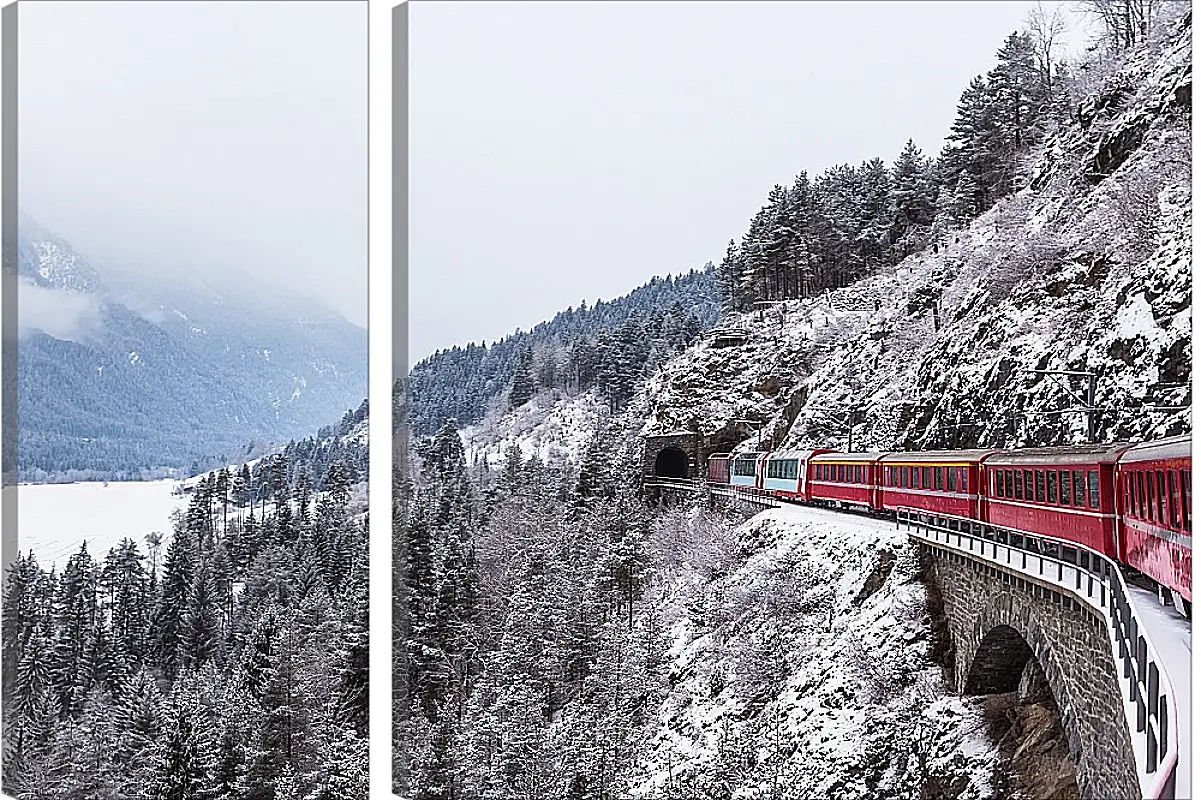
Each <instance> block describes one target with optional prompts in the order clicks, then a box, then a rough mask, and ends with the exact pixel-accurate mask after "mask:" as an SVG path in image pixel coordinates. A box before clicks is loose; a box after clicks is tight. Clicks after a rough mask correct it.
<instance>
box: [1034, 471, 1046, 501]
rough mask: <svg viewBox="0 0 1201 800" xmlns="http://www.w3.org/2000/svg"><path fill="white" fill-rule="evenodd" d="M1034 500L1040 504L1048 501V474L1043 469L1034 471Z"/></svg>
mask: <svg viewBox="0 0 1201 800" xmlns="http://www.w3.org/2000/svg"><path fill="white" fill-rule="evenodd" d="M1034 499H1035V500H1037V501H1038V502H1040V503H1042V502H1044V501H1046V499H1047V474H1046V473H1045V472H1043V471H1042V470H1041V469H1036V470H1034Z"/></svg>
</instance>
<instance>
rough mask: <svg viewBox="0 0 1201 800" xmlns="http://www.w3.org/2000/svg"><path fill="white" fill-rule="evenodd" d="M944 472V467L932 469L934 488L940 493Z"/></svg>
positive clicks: (945, 469)
mask: <svg viewBox="0 0 1201 800" xmlns="http://www.w3.org/2000/svg"><path fill="white" fill-rule="evenodd" d="M946 471H947V468H946V467H935V468H934V488H935V489H937V490H938V491H940V492H941V491H942V484H943V481H942V479H943V476H944V475H945V473H946Z"/></svg>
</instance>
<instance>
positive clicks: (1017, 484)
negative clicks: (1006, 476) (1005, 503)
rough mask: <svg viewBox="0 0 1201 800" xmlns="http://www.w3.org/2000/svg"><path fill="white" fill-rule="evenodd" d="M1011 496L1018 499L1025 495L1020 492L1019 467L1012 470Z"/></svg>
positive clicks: (1023, 497) (1020, 474)
mask: <svg viewBox="0 0 1201 800" xmlns="http://www.w3.org/2000/svg"><path fill="white" fill-rule="evenodd" d="M1013 496H1014V497H1016V498H1017V499H1018V500H1023V499H1025V497H1026V495H1025V494H1023V493H1022V471H1021V470H1020V469H1015V470H1014V471H1013Z"/></svg>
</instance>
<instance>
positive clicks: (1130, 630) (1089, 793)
mask: <svg viewBox="0 0 1201 800" xmlns="http://www.w3.org/2000/svg"><path fill="white" fill-rule="evenodd" d="M897 524H898V525H899V526H905V528H906V530H907V532H908V533H909V535H910V537H911V538H913V539H915V540H917V541H918V542H919V543H921V544H922V545H924V546H925V547H926V548H927V549H929V551H930V552H932V553H933V554H935V555H937V556H940V558H938V559H936V561H935V571H936V573H937V575H938V579H939V582H940V584H941V585H942V586H941V588H942V589H943V592H944V602H946V603H947V605H949V606H950V608H949V609H948V611H949V613H948V617H949V618H950V619H951V623H952V636H953V638H954V639H955V640H956V645H957V646H956V664H955V678H956V683H957V688H958V689H959V690H961V691H962V690H971V688H972V686H971V684H972V683H973V682H974V681H976V682H979V681H982V680H986V676H984V675H983V674H982V673H981V671H987V670H989V669H990V668H992V667H993V666H995V665H990V664H988V663H984V662H987V661H988V660H989V658H990V649H989V643H988V641H987V639H988V637H989V635H990V633H991V632H992V631H994V630H996V629H997V628H998V627H1012V628H1015V629H1017V630H1018V632H1019V633H1021V634H1022V636H1023V637H1024V639H1025V640H1026V643H1027V644H1028V645H1029V646H1030V648H1031V650H1032V651H1033V654H1034V656H1035V657H1036V658H1037V659H1038V661H1039V664H1040V665H1041V666H1042V667H1043V669H1044V671H1045V672H1046V674H1047V678H1048V680H1049V681H1050V683H1051V686H1052V690H1053V691H1054V693H1055V694H1056V700H1057V702H1058V703H1059V704H1060V710H1061V714H1062V716H1063V721H1064V728H1065V732H1066V733H1067V735H1068V743H1069V748H1070V749H1071V751H1072V756H1073V758H1074V759H1075V760H1076V768H1077V783H1078V785H1079V787H1080V790H1081V794H1082V796H1083V797H1142V798H1156V799H1157V800H1166V799H1167V798H1174V797H1176V776H1177V766H1178V761H1179V758H1180V750H1179V737H1178V727H1177V708H1176V698H1175V694H1174V692H1173V690H1172V684H1171V680H1170V679H1169V677H1168V673H1167V668H1166V667H1167V665H1166V664H1165V662H1164V660H1163V659H1162V658H1161V657H1160V655H1159V653H1158V652H1157V650H1156V648H1155V645H1154V642H1153V641H1152V640H1151V639H1150V638H1149V637H1148V636H1147V635H1146V631H1147V627H1146V625H1145V623H1144V620H1142V619H1141V618H1140V615H1139V612H1138V610H1137V608H1136V607H1135V605H1134V604H1133V603H1132V602H1131V600H1130V589H1129V587H1128V586H1127V585H1126V581H1125V579H1124V578H1123V576H1122V573H1121V571H1120V570H1119V569H1118V566H1117V564H1115V563H1114V562H1113V561H1111V560H1110V559H1109V558H1107V557H1106V556H1105V555H1103V554H1101V553H1098V552H1096V551H1093V550H1090V549H1088V548H1085V547H1081V546H1077V545H1072V544H1070V543H1066V542H1062V541H1059V540H1056V539H1050V538H1046V537H1040V536H1034V535H1031V534H1027V533H1024V532H1022V531H1015V530H1010V529H1006V528H1001V527H998V526H989V525H986V524H984V523H980V522H978V521H976V520H970V519H966V518H960V517H942V516H937V515H931V514H929V513H928V512H920V511H918V510H916V509H902V510H900V511H899V512H898V514H897ZM947 595H949V597H948V596H947ZM996 650H997V652H998V653H1001V654H1004V656H1005V657H1012V653H1013V648H1012V647H1001V648H996ZM1098 662H1101V663H1098ZM974 670H975V672H973V671H974ZM1106 676H1107V677H1106ZM1119 708H1120V711H1118V709H1119ZM1121 740H1124V742H1125V746H1124V748H1123V747H1121V744H1122V742H1121ZM1115 747H1117V748H1118V749H1119V750H1121V749H1125V750H1126V751H1127V752H1129V753H1130V755H1131V758H1130V759H1115V758H1113V753H1114V752H1115V750H1114V748H1115ZM1185 757H1186V758H1187V755H1186V756H1185Z"/></svg>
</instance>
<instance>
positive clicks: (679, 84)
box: [409, 0, 1081, 362]
mask: <svg viewBox="0 0 1201 800" xmlns="http://www.w3.org/2000/svg"><path fill="white" fill-rule="evenodd" d="M1050 5H1052V4H1048V6H1050ZM1033 6H1034V3H1030V2H982V1H981V0H972V1H971V2H958V3H956V2H924V3H918V2H912V3H910V2H896V1H895V0H889V2H875V3H872V2H846V1H844V2H832V3H819V2H798V3H786V2H764V3H748V2H740V3H715V2H668V3H649V2H611V1H609V0H606V2H593V3H585V2H570V3H568V2H562V3H559V2H535V3H502V2H482V3H481V2H477V3H451V2H441V1H439V2H430V1H428V0H417V2H412V3H410V5H409V27H410V32H409V41H410V55H409V69H410V71H409V87H410V88H409V92H410V94H409V97H410V102H409V115H410V116H409V122H410V144H409V155H410V162H409V163H410V222H411V228H410V237H411V238H410V269H409V283H410V324H409V330H410V346H409V357H410V362H416V361H417V360H420V359H421V358H423V357H424V356H426V355H428V354H429V353H431V352H432V351H434V350H436V349H438V348H440V347H447V346H450V345H453V344H464V343H466V342H469V341H480V340H488V341H492V340H495V339H497V338H500V337H503V336H505V335H507V334H509V333H511V332H512V331H513V330H514V329H515V328H518V327H521V328H523V329H529V328H530V327H532V326H534V325H535V324H537V323H538V322H540V321H542V320H544V319H547V318H549V317H551V316H553V315H554V313H555V312H556V311H558V310H560V309H562V308H564V307H565V306H567V305H578V304H579V303H580V301H581V300H585V299H586V300H587V301H588V303H589V305H591V304H593V303H595V302H596V300H597V299H598V298H603V299H610V298H612V297H616V296H619V295H621V294H625V293H626V292H627V291H628V290H630V289H632V288H634V287H635V286H636V285H638V284H641V283H643V282H645V281H646V280H647V279H648V278H650V277H651V276H652V275H657V274H659V275H662V274H668V273H678V272H681V271H686V270H688V269H689V268H692V267H701V266H703V265H704V263H705V262H706V261H709V260H712V261H714V262H715V263H716V262H718V261H720V259H721V256H722V254H723V253H724V251H725V244H726V242H727V241H729V239H731V238H739V237H741V235H742V233H743V232H744V231H745V230H746V226H747V223H748V220H749V218H750V216H751V215H752V214H753V213H754V212H755V211H756V210H757V209H758V208H759V207H760V206H761V205H762V204H763V202H764V201H765V199H766V197H767V193H768V190H769V189H771V187H772V185H773V184H775V183H785V184H787V183H790V182H791V180H792V178H793V176H794V175H795V174H796V173H797V172H799V171H801V170H808V171H809V172H810V174H811V175H812V174H815V173H819V172H821V171H822V170H824V169H825V168H827V167H829V166H832V165H834V164H838V163H843V162H849V163H852V164H858V163H859V162H861V161H863V160H865V159H869V158H872V157H874V156H880V157H881V158H883V159H884V160H885V161H886V162H888V163H890V164H891V163H892V161H893V160H894V159H895V158H896V156H897V154H898V153H899V152H900V150H901V148H902V146H903V145H904V144H905V141H906V140H907V139H908V138H909V137H913V138H914V140H915V141H916V142H917V144H918V146H919V147H921V148H922V149H923V150H924V151H925V152H926V153H927V154H930V155H936V154H937V153H938V151H939V149H940V148H941V146H942V143H943V139H944V137H945V136H946V134H947V133H948V131H949V129H950V125H951V122H952V120H953V119H954V116H955V108H956V104H957V102H958V99H959V95H960V93H961V92H962V91H963V89H964V88H965V87H966V86H967V84H968V82H969V81H970V80H971V78H972V77H973V76H974V75H977V74H982V73H985V72H987V71H988V70H989V69H991V68H992V67H993V66H994V64H995V54H996V52H997V50H998V49H999V48H1000V47H1001V45H1002V43H1003V42H1004V40H1005V37H1006V36H1008V35H1009V34H1010V33H1011V32H1013V31H1014V30H1017V29H1019V28H1020V27H1022V23H1023V20H1024V19H1025V18H1026V16H1027V14H1028V13H1029V11H1030V9H1031V8H1032V7H1033ZM1079 38H1081V35H1080V34H1077V35H1075V36H1074V37H1073V41H1076V40H1077V39H1079Z"/></svg>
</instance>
